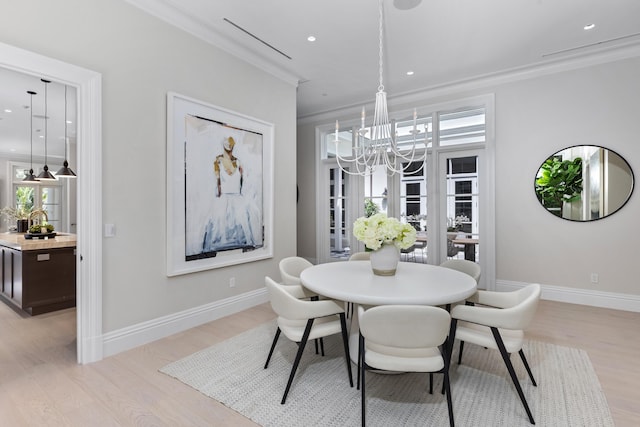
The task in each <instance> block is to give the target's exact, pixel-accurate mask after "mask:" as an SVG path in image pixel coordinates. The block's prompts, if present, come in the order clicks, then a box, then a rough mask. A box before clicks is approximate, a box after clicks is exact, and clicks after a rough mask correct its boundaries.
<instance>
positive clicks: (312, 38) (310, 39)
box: [307, 36, 316, 42]
mask: <svg viewBox="0 0 640 427" xmlns="http://www.w3.org/2000/svg"><path fill="white" fill-rule="evenodd" d="M307 40H309V41H310V42H314V41H316V38H315V37H314V36H309V37H307Z"/></svg>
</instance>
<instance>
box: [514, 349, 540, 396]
mask: <svg viewBox="0 0 640 427" xmlns="http://www.w3.org/2000/svg"><path fill="white" fill-rule="evenodd" d="M518 354H519V355H520V359H522V363H523V364H524V367H525V369H526V370H527V373H528V374H529V378H531V382H532V383H533V385H534V386H535V387H538V384H536V380H535V379H534V378H533V373H531V368H529V362H527V358H526V357H524V351H522V349H520V351H519V352H518Z"/></svg>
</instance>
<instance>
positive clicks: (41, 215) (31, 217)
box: [27, 209, 49, 228]
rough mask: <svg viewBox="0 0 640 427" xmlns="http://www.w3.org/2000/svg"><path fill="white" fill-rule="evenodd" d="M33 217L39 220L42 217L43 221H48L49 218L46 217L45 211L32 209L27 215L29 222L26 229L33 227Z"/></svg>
mask: <svg viewBox="0 0 640 427" xmlns="http://www.w3.org/2000/svg"><path fill="white" fill-rule="evenodd" d="M34 216H39V217H40V219H41V218H42V217H43V216H44V220H45V221H49V216H48V215H47V211H45V210H44V209H34V210H33V211H31V213H30V214H29V222H28V223H27V227H28V228H31V226H32V225H33V217H34Z"/></svg>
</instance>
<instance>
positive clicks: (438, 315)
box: [358, 305, 454, 426]
mask: <svg viewBox="0 0 640 427" xmlns="http://www.w3.org/2000/svg"><path fill="white" fill-rule="evenodd" d="M358 315H359V319H360V341H359V349H358V353H359V356H358V358H359V363H358V365H359V368H360V370H359V377H360V380H359V381H360V382H359V384H360V387H361V393H362V398H361V399H362V402H361V411H362V426H365V419H366V392H365V384H366V381H365V372H366V370H367V369H378V370H384V371H395V372H425V373H430V374H432V373H434V372H437V373H442V374H444V392H445V394H446V400H447V407H448V410H449V424H450V425H451V426H453V425H454V421H453V406H452V399H451V387H450V384H449V359H450V358H449V357H447V356H446V351H447V336H448V334H449V332H450V329H449V328H450V323H451V317H450V316H449V313H448V312H447V311H446V310H443V309H441V308H438V307H431V306H421V305H383V306H377V307H373V308H370V309H368V310H365V309H364V308H362V307H359V309H358ZM431 391H432V390H431V388H430V392H431ZM427 424H428V423H427Z"/></svg>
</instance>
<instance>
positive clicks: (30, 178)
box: [22, 90, 38, 184]
mask: <svg viewBox="0 0 640 427" xmlns="http://www.w3.org/2000/svg"><path fill="white" fill-rule="evenodd" d="M27 93H28V94H29V96H30V98H31V106H30V107H29V112H30V113H31V122H30V123H31V125H30V126H29V131H30V136H31V169H29V175H27V176H25V177H24V179H23V180H22V181H23V182H32V183H34V184H35V183H37V182H38V179H37V178H36V176H35V175H34V174H33V95H36V93H35V92H34V91H32V90H28V91H27Z"/></svg>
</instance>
